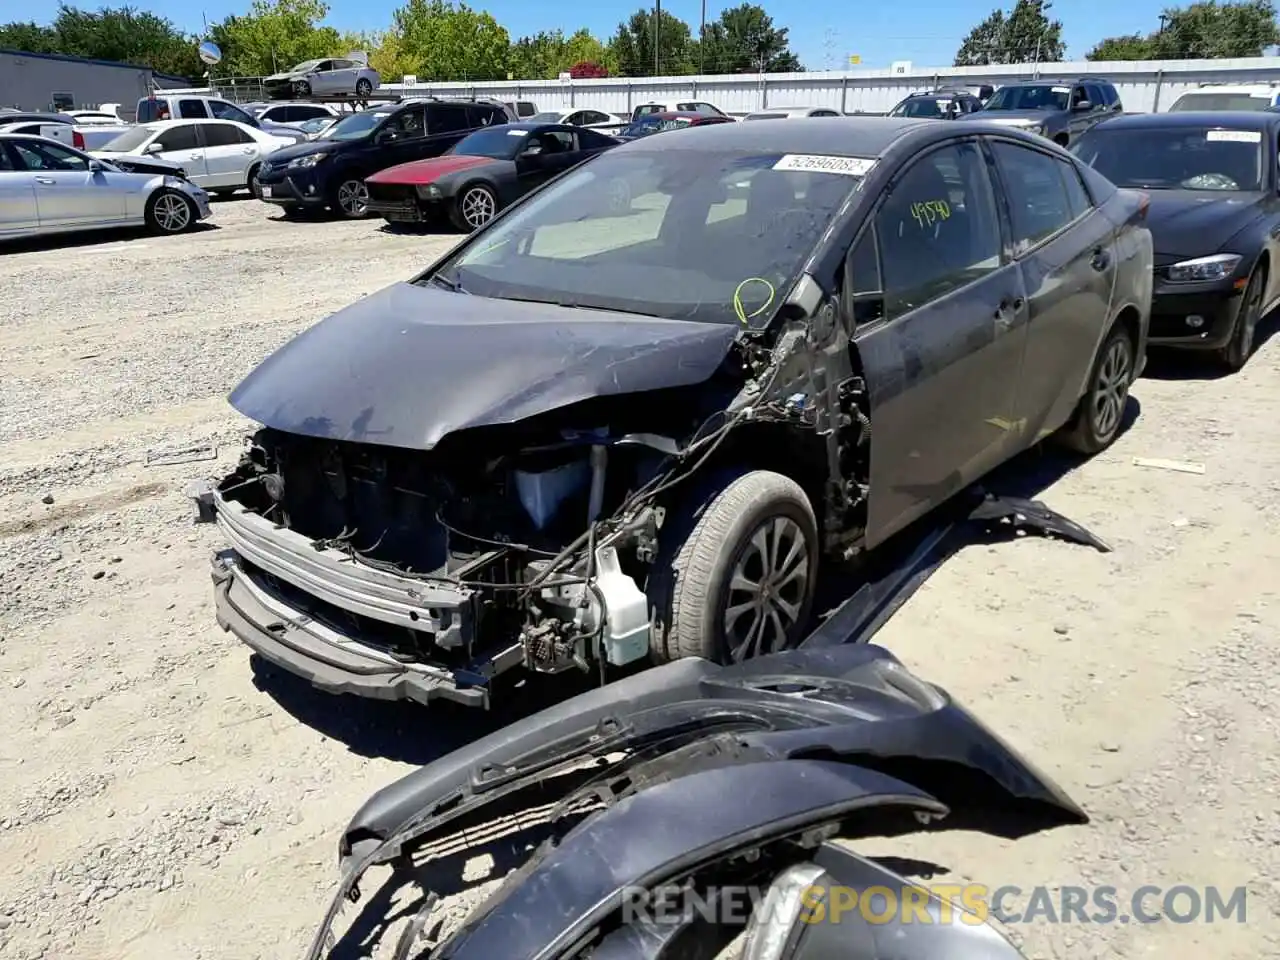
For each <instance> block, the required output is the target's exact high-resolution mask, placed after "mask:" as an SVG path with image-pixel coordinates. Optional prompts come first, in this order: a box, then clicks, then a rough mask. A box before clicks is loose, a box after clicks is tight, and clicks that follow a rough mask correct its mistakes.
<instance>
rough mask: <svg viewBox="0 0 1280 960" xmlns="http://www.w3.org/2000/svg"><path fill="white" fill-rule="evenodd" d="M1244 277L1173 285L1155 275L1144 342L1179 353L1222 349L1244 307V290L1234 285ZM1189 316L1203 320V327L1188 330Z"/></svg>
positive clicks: (1229, 338)
mask: <svg viewBox="0 0 1280 960" xmlns="http://www.w3.org/2000/svg"><path fill="white" fill-rule="evenodd" d="M1157 269H1158V268H1157ZM1247 278H1248V274H1247V273H1246V274H1245V275H1244V277H1243V278H1242V277H1240V276H1235V277H1232V278H1231V279H1230V280H1215V281H1210V282H1204V283H1173V282H1171V281H1168V280H1162V279H1161V278H1160V277H1159V276H1157V277H1156V280H1155V285H1154V288H1153V290H1152V293H1151V328H1150V333H1149V335H1148V343H1149V344H1150V345H1151V346H1153V347H1176V348H1178V349H1182V350H1218V349H1221V348H1222V347H1224V346H1226V344H1227V343H1228V342H1229V341H1230V340H1231V335H1232V334H1233V333H1234V332H1235V328H1236V318H1237V316H1238V315H1239V313H1240V309H1241V306H1242V305H1243V304H1244V289H1243V287H1237V286H1236V284H1237V283H1239V282H1240V281H1241V280H1242V279H1247ZM1193 315H1195V316H1201V317H1204V320H1205V322H1204V325H1203V326H1201V327H1197V328H1192V327H1188V326H1187V325H1186V318H1187V317H1189V316H1193Z"/></svg>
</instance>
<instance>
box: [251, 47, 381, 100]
mask: <svg viewBox="0 0 1280 960" xmlns="http://www.w3.org/2000/svg"><path fill="white" fill-rule="evenodd" d="M381 85H382V78H381V77H379V76H378V71H377V70H374V69H373V68H372V67H370V66H369V65H368V64H367V63H363V62H361V61H359V60H354V59H351V58H349V57H347V58H342V57H329V58H326V59H324V60H307V61H305V62H303V63H300V64H298V65H297V66H295V67H293V68H292V69H290V70H286V71H285V72H284V73H276V74H272V75H271V76H269V77H267V78H266V79H265V80H263V81H262V90H263V92H264V93H265V94H266V95H267V96H268V97H270V98H271V99H272V100H288V99H291V98H293V97H320V96H326V97H334V96H338V97H340V96H352V97H367V96H369V95H370V94H371V93H373V91H375V90H377V89H378V87H379V86H381Z"/></svg>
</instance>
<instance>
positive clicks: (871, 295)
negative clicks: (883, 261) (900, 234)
mask: <svg viewBox="0 0 1280 960" xmlns="http://www.w3.org/2000/svg"><path fill="white" fill-rule="evenodd" d="M844 290H845V313H846V316H849V317H852V318H853V329H851V330H850V331H849V332H850V333H852V332H853V330H856V329H857V328H858V327H862V326H866V325H867V324H868V323H875V322H876V321H877V320H883V319H884V284H883V282H882V281H881V279H880V251H879V247H878V244H877V243H876V228H875V224H874V223H872V224H869V225H868V226H867V229H865V230H863V231H862V236H860V237H859V238H858V242H857V243H855V244H854V246H853V250H851V251H850V252H849V256H848V258H847V259H846V260H845V273H844Z"/></svg>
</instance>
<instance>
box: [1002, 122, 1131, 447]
mask: <svg viewBox="0 0 1280 960" xmlns="http://www.w3.org/2000/svg"><path fill="white" fill-rule="evenodd" d="M988 146H989V147H990V150H991V153H992V155H993V157H994V158H995V162H996V167H997V170H998V171H999V179H1000V181H1001V183H1002V187H1003V188H1002V190H1001V193H1002V194H1003V197H1004V201H1005V204H1006V207H1007V215H1008V224H1009V232H1010V239H1011V240H1012V246H1013V249H1012V255H1013V257H1014V259H1015V260H1016V261H1017V263H1018V266H1019V268H1020V269H1021V271H1022V277H1023V283H1024V285H1025V287H1026V291H1027V305H1028V310H1029V323H1028V326H1029V330H1030V336H1029V338H1028V341H1027V357H1026V365H1025V376H1024V377H1023V382H1022V393H1021V395H1020V396H1019V398H1018V413H1017V416H1018V418H1019V419H1020V420H1022V421H1024V422H1025V423H1026V425H1027V432H1028V439H1029V440H1030V441H1035V440H1037V439H1039V438H1040V437H1042V436H1045V435H1046V434H1048V433H1049V432H1050V431H1052V430H1055V429H1057V427H1059V426H1060V425H1061V424H1062V423H1063V422H1064V421H1065V420H1066V418H1067V417H1068V416H1070V414H1071V411H1072V408H1074V406H1075V404H1076V401H1077V399H1078V396H1077V394H1078V392H1079V388H1080V384H1082V383H1084V382H1085V376H1086V374H1087V373H1088V370H1089V367H1090V366H1091V365H1092V363H1093V352H1094V350H1095V349H1096V348H1097V345H1098V342H1099V339H1100V337H1101V334H1102V332H1103V330H1104V328H1105V326H1106V325H1107V323H1108V322H1109V321H1110V309H1111V288H1112V285H1113V283H1114V281H1115V270H1116V266H1115V259H1116V258H1115V251H1114V249H1113V237H1114V230H1115V228H1114V226H1113V225H1112V224H1111V222H1110V221H1109V220H1108V219H1107V218H1106V217H1105V216H1103V215H1102V213H1101V212H1099V211H1098V210H1096V209H1095V207H1094V205H1093V201H1092V199H1091V198H1090V197H1089V194H1088V193H1087V192H1086V190H1085V187H1084V184H1083V182H1082V181H1081V179H1080V175H1079V173H1077V171H1076V167H1075V164H1073V163H1071V162H1070V161H1068V160H1064V159H1062V158H1061V157H1058V156H1055V155H1054V154H1051V153H1049V152H1048V151H1041V150H1038V149H1035V148H1034V147H1031V146H1027V145H1024V144H1021V143H1015V142H1013V141H1009V140H1001V139H994V138H993V139H992V140H990V141H989V143H988Z"/></svg>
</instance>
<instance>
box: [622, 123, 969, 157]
mask: <svg viewBox="0 0 1280 960" xmlns="http://www.w3.org/2000/svg"><path fill="white" fill-rule="evenodd" d="M940 126H941V127H948V126H951V124H938V123H937V122H936V121H933V120H921V119H915V118H908V117H842V118H841V122H840V123H836V122H834V121H833V120H832V118H830V117H799V118H797V119H794V120H786V121H783V120H760V121H758V122H756V123H709V124H705V125H701V126H699V128H698V132H697V133H696V134H694V133H689V134H687V135H686V134H681V135H680V136H678V137H672V138H671V139H670V140H668V139H667V138H666V137H663V138H662V139H663V140H664V141H665V142H664V143H663V144H662V147H661V149H663V150H701V151H713V150H762V151H767V152H769V153H800V154H817V155H826V154H834V155H836V156H849V157H868V158H875V157H879V156H881V155H882V154H883V153H884V152H885V151H886V150H887V149H888V148H889V146H890V145H891V144H892V143H893V142H894V141H896V140H897V139H898V138H899V137H901V136H903V135H904V134H906V133H907V132H909V131H911V130H914V129H917V128H929V129H937V128H938V127H940ZM642 144H643V141H636V143H635V149H637V150H639V149H649V148H648V147H644V146H642Z"/></svg>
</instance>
